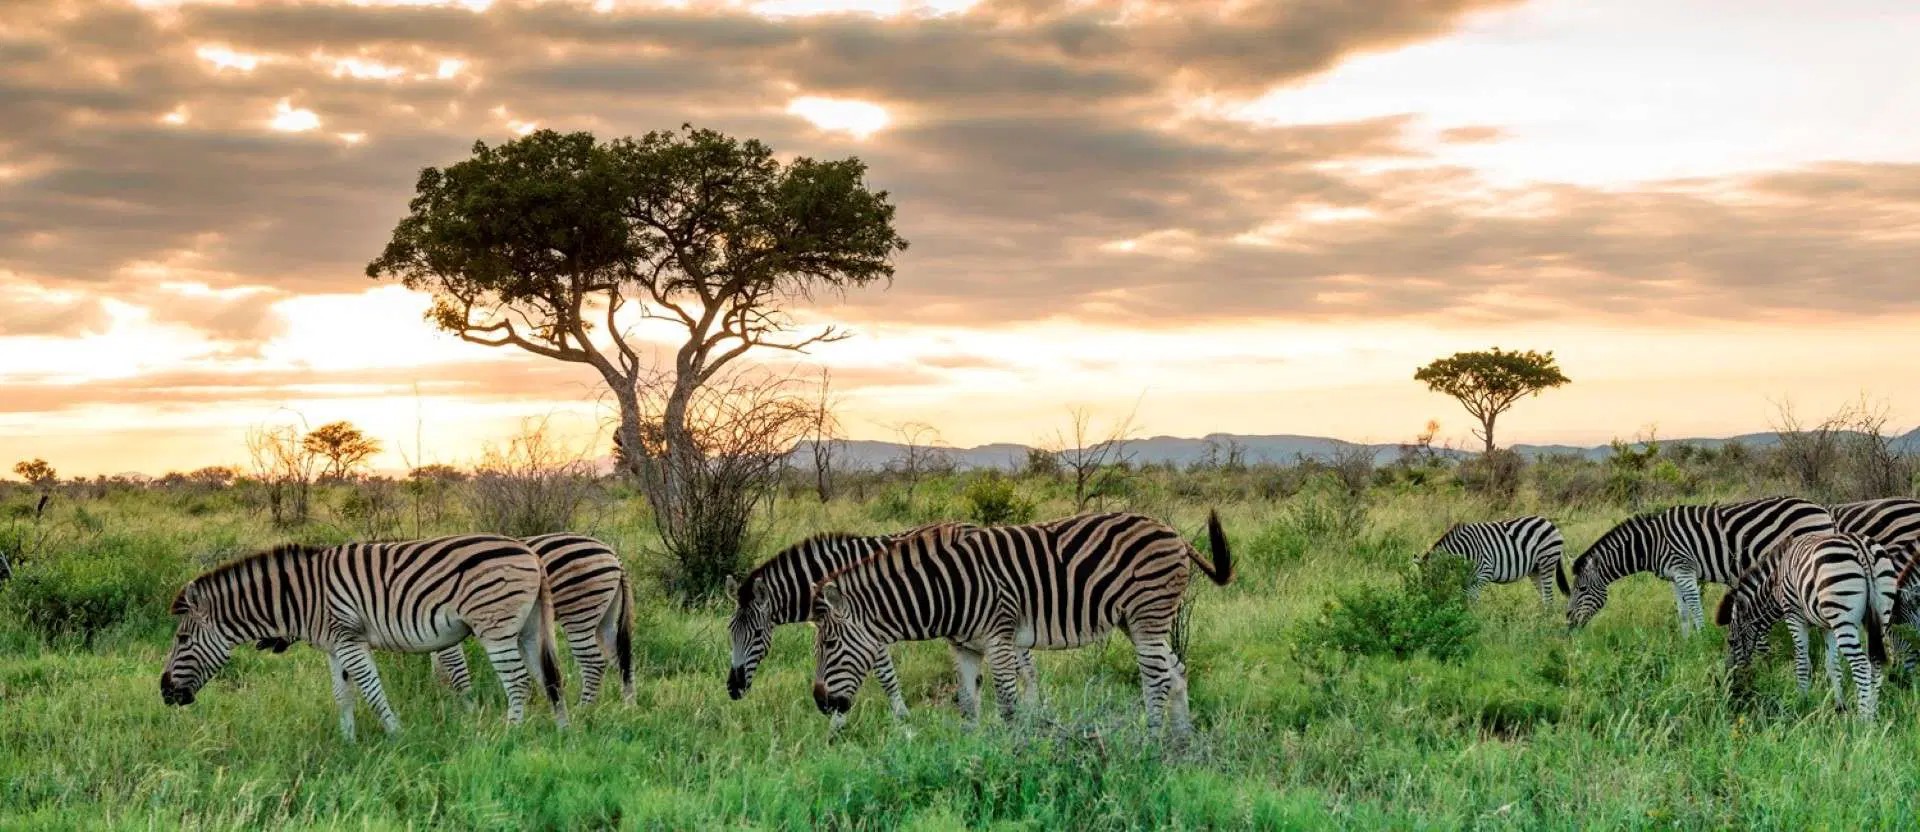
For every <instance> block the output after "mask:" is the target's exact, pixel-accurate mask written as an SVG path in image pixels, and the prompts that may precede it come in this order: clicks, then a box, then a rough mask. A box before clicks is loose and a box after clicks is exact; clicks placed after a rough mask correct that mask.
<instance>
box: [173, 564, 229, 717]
mask: <svg viewBox="0 0 1920 832" xmlns="http://www.w3.org/2000/svg"><path fill="white" fill-rule="evenodd" d="M201 595H202V593H201V592H200V587H199V582H198V581H195V582H193V583H190V584H187V586H186V588H185V589H182V590H180V594H179V595H178V596H177V597H175V598H174V599H173V609H172V614H173V615H174V616H176V617H178V618H179V619H180V626H179V628H178V629H176V630H175V631H174V634H173V648H172V649H171V650H169V651H167V663H166V664H165V665H162V666H161V669H160V701H162V702H165V703H167V704H169V705H191V704H193V697H194V694H195V693H197V692H198V691H199V690H200V687H201V686H202V685H205V684H206V683H207V680H208V679H210V678H213V674H215V673H218V672H219V671H220V668H222V667H224V666H226V664H227V659H228V658H230V657H232V655H233V647H234V645H235V644H237V643H239V641H240V640H239V639H236V638H233V637H232V636H230V635H228V634H227V633H225V632H224V631H222V630H221V628H220V626H219V624H218V623H217V622H216V621H215V620H214V612H213V609H212V607H213V605H212V603H211V602H210V599H206V598H203V597H201Z"/></svg>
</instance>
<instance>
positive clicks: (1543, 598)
mask: <svg viewBox="0 0 1920 832" xmlns="http://www.w3.org/2000/svg"><path fill="white" fill-rule="evenodd" d="M1533 588H1534V589H1537V590H1539V591H1540V605H1541V606H1543V607H1546V608H1547V611H1548V612H1552V611H1553V609H1554V606H1553V574H1552V573H1550V572H1548V571H1547V570H1546V569H1544V568H1542V569H1540V570H1538V571H1536V572H1534V573H1533Z"/></svg>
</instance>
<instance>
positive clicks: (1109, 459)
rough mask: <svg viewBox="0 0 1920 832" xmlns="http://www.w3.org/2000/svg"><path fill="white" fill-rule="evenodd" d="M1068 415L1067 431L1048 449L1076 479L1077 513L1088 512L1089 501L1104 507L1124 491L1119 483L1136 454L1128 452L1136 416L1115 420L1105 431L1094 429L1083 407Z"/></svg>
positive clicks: (1074, 495)
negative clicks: (1110, 499)
mask: <svg viewBox="0 0 1920 832" xmlns="http://www.w3.org/2000/svg"><path fill="white" fill-rule="evenodd" d="M1136 410H1137V408H1136ZM1067 414H1068V417H1069V420H1068V423H1067V424H1068V428H1067V430H1066V431H1064V432H1059V433H1055V434H1054V438H1053V441H1052V443H1051V445H1050V446H1049V447H1048V448H1047V450H1048V451H1050V452H1052V454H1053V456H1054V458H1055V459H1057V460H1059V462H1060V465H1061V467H1062V468H1064V469H1065V470H1066V472H1067V474H1068V476H1070V477H1071V478H1072V479H1073V505H1074V510H1075V511H1086V510H1087V502H1088V501H1089V500H1096V501H1098V503H1099V504H1100V505H1101V506H1102V507H1104V506H1105V503H1106V500H1105V499H1104V498H1105V497H1106V496H1108V495H1110V494H1113V493H1115V492H1117V491H1119V490H1121V488H1120V483H1119V480H1122V479H1124V478H1125V477H1126V476H1127V474H1128V472H1129V471H1130V470H1131V469H1130V467H1129V465H1130V463H1132V462H1133V454H1131V453H1128V452H1127V443H1128V442H1131V441H1132V440H1133V432H1134V428H1133V419H1134V413H1132V412H1130V413H1128V414H1127V415H1126V416H1125V417H1123V418H1121V419H1119V420H1117V421H1115V422H1114V423H1113V424H1112V426H1111V427H1110V428H1109V429H1108V430H1106V431H1098V430H1095V429H1094V427H1093V415H1092V414H1091V413H1090V412H1088V410H1087V409H1086V408H1084V407H1076V408H1072V409H1071V410H1068V411H1067Z"/></svg>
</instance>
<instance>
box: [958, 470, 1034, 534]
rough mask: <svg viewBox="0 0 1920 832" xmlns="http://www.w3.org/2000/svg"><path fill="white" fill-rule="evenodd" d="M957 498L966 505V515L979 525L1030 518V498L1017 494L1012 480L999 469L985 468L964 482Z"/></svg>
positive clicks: (1031, 519) (1018, 521) (1011, 522)
mask: <svg viewBox="0 0 1920 832" xmlns="http://www.w3.org/2000/svg"><path fill="white" fill-rule="evenodd" d="M960 499H961V501H962V502H963V503H965V505H966V509H967V517H968V518H969V519H971V520H972V521H973V522H975V523H979V524H980V525H982V526H1001V525H1007V524H1013V525H1018V524H1021V523H1028V522H1032V521H1033V501H1031V500H1028V499H1025V498H1023V497H1021V496H1020V494H1019V493H1018V492H1016V491H1015V490H1014V488H1013V481H1012V480H1010V479H1007V478H1006V477H1004V476H1001V475H1000V472H999V471H987V472H986V473H985V474H983V475H981V476H979V477H977V478H975V479H974V480H973V482H971V483H968V484H967V489H966V490H965V491H963V492H961V494H960Z"/></svg>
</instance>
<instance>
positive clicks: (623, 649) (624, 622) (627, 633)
mask: <svg viewBox="0 0 1920 832" xmlns="http://www.w3.org/2000/svg"><path fill="white" fill-rule="evenodd" d="M616 614H617V615H619V616H620V621H619V622H618V623H617V624H616V625H615V627H616V629H615V630H614V634H613V655H614V658H615V659H616V660H618V661H619V662H620V681H621V682H623V683H625V684H626V685H627V686H628V687H632V686H633V587H632V586H631V585H629V584H628V583H627V576H626V575H625V574H622V575H621V576H620V611H619V612H618V613H616Z"/></svg>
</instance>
